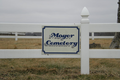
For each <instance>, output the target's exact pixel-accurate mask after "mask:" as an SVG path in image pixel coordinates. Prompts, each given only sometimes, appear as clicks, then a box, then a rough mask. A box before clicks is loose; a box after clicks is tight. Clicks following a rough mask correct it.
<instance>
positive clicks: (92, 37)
mask: <svg viewBox="0 0 120 80" xmlns="http://www.w3.org/2000/svg"><path fill="white" fill-rule="evenodd" d="M92 40H94V32H92Z"/></svg>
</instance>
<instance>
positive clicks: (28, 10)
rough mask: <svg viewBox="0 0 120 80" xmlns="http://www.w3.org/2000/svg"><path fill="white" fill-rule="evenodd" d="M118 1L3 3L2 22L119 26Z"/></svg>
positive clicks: (11, 0)
mask: <svg viewBox="0 0 120 80" xmlns="http://www.w3.org/2000/svg"><path fill="white" fill-rule="evenodd" d="M117 2H118V0H0V23H80V20H81V18H82V17H81V11H82V9H83V8H84V7H86V8H87V9H88V11H89V13H90V15H89V17H88V18H89V19H90V23H117V10H118V4H117Z"/></svg>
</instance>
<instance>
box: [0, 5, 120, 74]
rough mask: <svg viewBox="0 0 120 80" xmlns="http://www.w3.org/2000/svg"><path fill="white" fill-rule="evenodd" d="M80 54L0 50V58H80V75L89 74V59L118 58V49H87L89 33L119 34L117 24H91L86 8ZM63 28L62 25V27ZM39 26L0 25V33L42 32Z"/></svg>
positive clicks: (37, 50) (35, 50) (83, 17)
mask: <svg viewBox="0 0 120 80" xmlns="http://www.w3.org/2000/svg"><path fill="white" fill-rule="evenodd" d="M81 16H82V20H81V24H73V25H71V26H74V25H76V26H81V29H80V30H81V50H80V54H74V55H73V54H72V55H71V54H56V55H55V54H54V55H48V54H47V55H43V54H41V49H0V58H1V59H4V58H81V74H89V58H120V50H119V49H89V32H120V24H119V23H109V24H91V23H89V19H88V16H89V12H88V10H87V8H86V7H84V8H83V10H82V12H81ZM63 26H64V25H63ZM41 28H42V25H41V24H0V32H42V31H41V30H42V29H41Z"/></svg>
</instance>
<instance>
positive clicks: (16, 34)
mask: <svg viewBox="0 0 120 80" xmlns="http://www.w3.org/2000/svg"><path fill="white" fill-rule="evenodd" d="M17 36H18V33H17V32H15V41H17V40H18V38H17Z"/></svg>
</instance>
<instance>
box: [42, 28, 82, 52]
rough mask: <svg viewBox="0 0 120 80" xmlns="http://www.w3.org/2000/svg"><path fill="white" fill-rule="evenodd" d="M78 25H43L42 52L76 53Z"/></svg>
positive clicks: (77, 48) (77, 49) (77, 50)
mask: <svg viewBox="0 0 120 80" xmlns="http://www.w3.org/2000/svg"><path fill="white" fill-rule="evenodd" d="M79 31H80V30H79V27H78V26H43V28H42V52H43V53H44V54H78V52H79Z"/></svg>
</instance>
